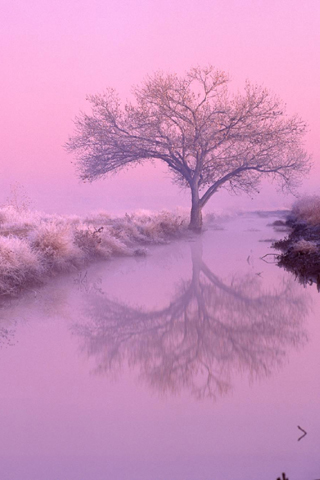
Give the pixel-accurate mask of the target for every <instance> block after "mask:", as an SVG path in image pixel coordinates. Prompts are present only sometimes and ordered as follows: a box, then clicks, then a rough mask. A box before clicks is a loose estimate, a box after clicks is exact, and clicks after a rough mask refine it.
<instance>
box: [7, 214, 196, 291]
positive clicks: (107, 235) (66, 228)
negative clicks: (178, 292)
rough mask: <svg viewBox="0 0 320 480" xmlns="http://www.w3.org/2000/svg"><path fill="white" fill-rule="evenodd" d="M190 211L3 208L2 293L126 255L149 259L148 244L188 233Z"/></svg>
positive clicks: (165, 240) (27, 286)
mask: <svg viewBox="0 0 320 480" xmlns="http://www.w3.org/2000/svg"><path fill="white" fill-rule="evenodd" d="M187 225H188V216H187V213H186V212H183V211H177V212H168V211H161V212H159V213H152V212H148V211H138V212H135V213H133V214H130V215H129V214H126V215H125V216H123V217H111V216H110V215H108V214H107V213H106V212H98V213H96V214H92V215H89V216H86V217H79V216H75V215H71V216H70V215H69V216H62V215H48V214H45V213H41V212H38V211H32V210H28V209H17V208H15V207H14V206H12V205H10V206H5V207H2V208H0V295H1V296H10V295H17V294H18V293H19V292H21V291H22V290H24V289H26V288H30V287H32V286H34V285H38V284H41V283H43V282H44V281H45V280H46V279H47V278H49V277H50V276H52V275H55V274H58V273H62V272H70V271H75V270H77V269H79V268H81V267H83V266H84V265H86V264H88V263H90V262H93V261H96V260H106V259H109V258H111V257H114V256H120V255H145V254H146V252H147V250H146V247H147V246H148V245H155V244H161V243H166V242H169V241H170V240H172V239H174V238H179V237H181V236H182V235H183V234H185V233H186V231H187Z"/></svg>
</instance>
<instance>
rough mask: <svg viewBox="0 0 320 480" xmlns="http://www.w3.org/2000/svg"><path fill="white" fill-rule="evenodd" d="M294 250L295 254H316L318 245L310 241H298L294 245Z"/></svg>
mask: <svg viewBox="0 0 320 480" xmlns="http://www.w3.org/2000/svg"><path fill="white" fill-rule="evenodd" d="M293 250H294V251H295V252H301V253H314V252H316V251H317V250H318V247H317V245H316V243H314V242H310V241H309V240H304V239H301V240H298V241H297V242H296V243H295V244H294V245H293Z"/></svg>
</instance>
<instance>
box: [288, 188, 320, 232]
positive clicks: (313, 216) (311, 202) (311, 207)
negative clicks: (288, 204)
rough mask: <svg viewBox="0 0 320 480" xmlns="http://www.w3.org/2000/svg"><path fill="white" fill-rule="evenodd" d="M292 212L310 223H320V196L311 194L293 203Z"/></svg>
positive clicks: (299, 218)
mask: <svg viewBox="0 0 320 480" xmlns="http://www.w3.org/2000/svg"><path fill="white" fill-rule="evenodd" d="M292 213H293V215H294V217H296V218H297V219H298V220H302V221H304V222H306V223H309V224H310V225H318V224H320V196H319V195H310V196H307V197H303V198H300V199H299V200H297V201H296V202H295V203H294V204H293V206H292Z"/></svg>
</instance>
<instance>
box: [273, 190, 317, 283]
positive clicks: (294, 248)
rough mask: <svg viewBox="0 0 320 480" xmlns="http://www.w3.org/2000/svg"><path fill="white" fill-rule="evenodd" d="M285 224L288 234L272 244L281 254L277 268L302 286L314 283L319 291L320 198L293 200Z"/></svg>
mask: <svg viewBox="0 0 320 480" xmlns="http://www.w3.org/2000/svg"><path fill="white" fill-rule="evenodd" d="M287 224H288V225H289V226H290V227H291V228H292V231H291V233H290V235H289V236H288V237H286V238H284V239H283V240H279V241H278V242H275V243H274V245H273V246H274V247H275V248H277V249H279V250H282V252H283V253H282V254H281V255H279V256H278V265H280V266H283V267H284V268H286V269H287V270H289V271H291V272H293V273H294V274H295V276H296V277H297V278H298V279H299V281H300V282H301V283H303V284H304V285H305V284H307V283H309V284H312V283H316V284H317V287H318V290H320V197H319V196H316V195H313V196H307V197H303V198H301V199H299V200H297V201H296V202H295V203H294V205H293V207H292V212H291V215H290V218H288V220H287Z"/></svg>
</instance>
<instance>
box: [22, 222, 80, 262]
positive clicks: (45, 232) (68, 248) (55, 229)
mask: <svg viewBox="0 0 320 480" xmlns="http://www.w3.org/2000/svg"><path fill="white" fill-rule="evenodd" d="M30 238H31V245H32V247H33V249H35V250H36V251H37V252H39V253H40V254H41V255H42V257H43V259H44V263H45V264H46V266H47V267H49V268H51V269H53V270H57V271H68V270H70V269H72V268H74V267H76V266H79V265H80V263H81V260H82V258H83V254H82V252H81V250H80V249H79V248H78V247H77V245H75V243H74V236H73V232H72V229H71V228H70V227H69V226H68V225H63V224H62V225H61V224H60V225H59V224H56V223H48V224H42V225H40V227H39V228H38V229H37V230H36V231H35V232H33V234H32V235H31V236H30Z"/></svg>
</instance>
